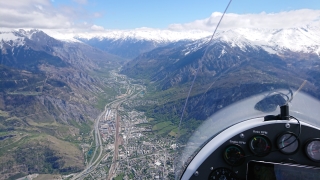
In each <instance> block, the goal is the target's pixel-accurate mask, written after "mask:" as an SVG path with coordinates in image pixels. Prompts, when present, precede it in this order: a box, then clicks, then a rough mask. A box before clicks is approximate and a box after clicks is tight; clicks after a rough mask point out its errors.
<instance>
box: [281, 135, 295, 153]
mask: <svg viewBox="0 0 320 180" xmlns="http://www.w3.org/2000/svg"><path fill="white" fill-rule="evenodd" d="M277 145H278V148H279V150H280V151H281V152H282V153H284V154H292V153H295V152H296V151H297V150H298V147H299V140H298V139H297V136H296V135H295V134H293V133H290V132H286V133H284V134H282V135H280V136H279V137H278V139H277Z"/></svg>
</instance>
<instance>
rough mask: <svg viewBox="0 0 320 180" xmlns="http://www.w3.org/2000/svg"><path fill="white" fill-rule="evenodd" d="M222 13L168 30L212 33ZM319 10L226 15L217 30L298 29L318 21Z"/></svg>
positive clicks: (170, 27) (175, 25) (174, 25)
mask: <svg viewBox="0 0 320 180" xmlns="http://www.w3.org/2000/svg"><path fill="white" fill-rule="evenodd" d="M221 16H222V13H219V12H214V13H212V14H211V16H210V17H209V18H206V19H201V20H196V21H193V22H190V23H185V24H171V25H169V27H168V29H170V30H192V29H199V30H206V31H213V30H214V29H215V28H216V26H217V24H218V22H219V20H220V18H221ZM319 18H320V10H310V9H301V10H292V11H286V12H279V13H265V12H262V13H259V14H234V13H226V14H225V16H224V18H223V20H222V22H221V24H220V26H219V29H233V28H239V27H241V28H269V29H277V28H290V27H299V26H303V25H306V24H310V23H312V22H313V21H315V20H319Z"/></svg>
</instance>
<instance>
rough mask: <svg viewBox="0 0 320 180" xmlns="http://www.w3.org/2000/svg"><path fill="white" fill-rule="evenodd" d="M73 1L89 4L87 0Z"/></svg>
mask: <svg viewBox="0 0 320 180" xmlns="http://www.w3.org/2000/svg"><path fill="white" fill-rule="evenodd" d="M73 1H74V2H76V3H79V4H87V0H73Z"/></svg>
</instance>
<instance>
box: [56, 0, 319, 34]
mask: <svg viewBox="0 0 320 180" xmlns="http://www.w3.org/2000/svg"><path fill="white" fill-rule="evenodd" d="M52 2H53V4H54V6H55V7H61V6H72V7H74V8H77V9H82V10H85V11H86V12H89V13H91V14H94V15H95V16H96V17H94V18H88V21H91V23H94V24H96V25H98V26H102V27H104V28H106V29H133V28H139V27H151V28H160V29H164V28H167V27H168V26H169V25H170V24H173V23H187V22H191V21H195V20H198V19H204V18H207V17H209V16H210V15H211V14H212V13H213V12H223V11H224V9H225V7H226V5H227V4H228V2H229V1H228V0H212V1H209V0H197V1H194V0H193V1H191V0H190V1H186V0H184V1H183V0H100V1H99V0H92V1H90V0H69V1H66V0H52ZM304 8H307V9H317V10H319V9H320V0H233V1H232V3H231V5H230V7H229V9H228V13H237V14H246V13H261V12H266V13H277V12H281V11H290V10H296V9H304Z"/></svg>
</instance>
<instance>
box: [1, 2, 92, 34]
mask: <svg viewBox="0 0 320 180" xmlns="http://www.w3.org/2000/svg"><path fill="white" fill-rule="evenodd" d="M76 2H77V3H80V4H85V3H86V2H87V1H86V0H77V1H76ZM53 3H54V1H53V0H23V1H21V0H12V1H10V2H6V1H0V17H1V18H0V27H2V28H39V29H70V28H75V29H90V27H91V26H92V25H93V24H92V23H91V24H90V23H87V22H88V21H89V22H90V19H91V18H93V17H94V16H96V15H95V14H90V13H88V12H86V11H85V10H84V9H82V8H81V6H77V7H71V6H58V7H55V6H54V5H53Z"/></svg>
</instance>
